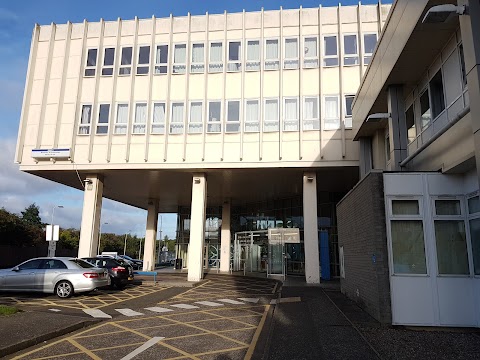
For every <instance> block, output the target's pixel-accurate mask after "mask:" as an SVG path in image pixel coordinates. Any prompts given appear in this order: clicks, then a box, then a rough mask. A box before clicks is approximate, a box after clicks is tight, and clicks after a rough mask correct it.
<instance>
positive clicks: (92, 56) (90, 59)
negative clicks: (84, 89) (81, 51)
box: [87, 49, 97, 66]
mask: <svg viewBox="0 0 480 360" xmlns="http://www.w3.org/2000/svg"><path fill="white" fill-rule="evenodd" d="M96 65H97V49H89V50H88V55H87V66H96Z"/></svg>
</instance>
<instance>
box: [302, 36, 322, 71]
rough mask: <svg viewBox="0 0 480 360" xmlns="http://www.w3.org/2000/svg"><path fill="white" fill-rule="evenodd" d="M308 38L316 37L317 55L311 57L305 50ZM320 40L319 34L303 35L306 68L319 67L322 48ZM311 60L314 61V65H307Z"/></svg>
mask: <svg viewBox="0 0 480 360" xmlns="http://www.w3.org/2000/svg"><path fill="white" fill-rule="evenodd" d="M307 39H315V42H316V43H317V46H316V49H317V55H316V56H313V57H310V56H307V54H306V53H305V50H306V46H305V43H306V40H307ZM318 45H319V42H318V35H305V36H304V37H303V52H304V54H303V68H304V69H316V68H318V67H319V65H320V56H319V55H320V48H319V46H318ZM310 61H313V65H312V66H311V65H307V63H308V62H310Z"/></svg>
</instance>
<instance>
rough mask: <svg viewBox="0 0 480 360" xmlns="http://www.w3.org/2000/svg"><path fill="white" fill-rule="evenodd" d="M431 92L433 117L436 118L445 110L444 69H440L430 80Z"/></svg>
mask: <svg viewBox="0 0 480 360" xmlns="http://www.w3.org/2000/svg"><path fill="white" fill-rule="evenodd" d="M430 94H431V98H432V118H433V119H435V118H436V117H437V116H438V115H440V113H441V112H442V111H443V110H445V96H444V94H443V77H442V70H441V69H440V70H438V71H437V73H436V74H435V76H434V77H433V78H432V80H430Z"/></svg>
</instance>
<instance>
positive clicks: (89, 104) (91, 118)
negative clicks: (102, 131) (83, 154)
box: [77, 103, 93, 136]
mask: <svg viewBox="0 0 480 360" xmlns="http://www.w3.org/2000/svg"><path fill="white" fill-rule="evenodd" d="M85 106H90V117H89V122H88V124H87V125H85V124H82V115H83V108H84V107H85ZM92 121H93V103H81V104H80V111H79V118H78V127H77V135H80V136H89V135H90V134H91V130H92ZM80 128H86V129H87V132H86V133H84V134H83V133H81V132H80Z"/></svg>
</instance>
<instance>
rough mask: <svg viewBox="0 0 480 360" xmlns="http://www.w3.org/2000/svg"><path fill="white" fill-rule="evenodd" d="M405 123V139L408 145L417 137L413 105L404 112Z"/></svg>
mask: <svg viewBox="0 0 480 360" xmlns="http://www.w3.org/2000/svg"><path fill="white" fill-rule="evenodd" d="M405 123H406V125H407V137H408V143H409V144H410V143H411V142H412V141H413V140H415V138H416V137H417V129H416V127H415V115H414V112H413V105H411V106H410V107H409V108H408V109H407V111H406V112H405Z"/></svg>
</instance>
